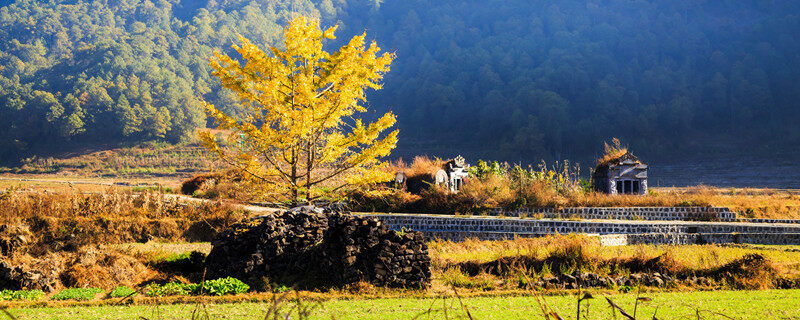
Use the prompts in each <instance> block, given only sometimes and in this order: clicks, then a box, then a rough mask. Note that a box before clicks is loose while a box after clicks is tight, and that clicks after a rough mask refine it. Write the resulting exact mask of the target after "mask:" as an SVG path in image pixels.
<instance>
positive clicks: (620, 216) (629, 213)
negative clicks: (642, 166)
mask: <svg viewBox="0 0 800 320" xmlns="http://www.w3.org/2000/svg"><path fill="white" fill-rule="evenodd" d="M489 214H490V215H496V216H499V215H502V216H507V217H528V218H539V219H586V220H596V219H607V220H658V221H676V220H678V221H680V220H682V221H735V220H736V213H735V212H732V211H730V209H728V208H722V207H608V208H598V207H573V208H521V209H516V210H511V211H508V210H503V209H495V210H493V211H491V212H489Z"/></svg>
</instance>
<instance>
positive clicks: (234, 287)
mask: <svg viewBox="0 0 800 320" xmlns="http://www.w3.org/2000/svg"><path fill="white" fill-rule="evenodd" d="M199 289H202V293H203V294H214V295H218V296H221V295H224V294H237V293H245V292H247V290H250V286H248V285H247V284H245V283H244V282H242V281H241V280H239V279H236V278H232V277H227V278H221V279H216V280H206V281H203V283H202V285H201V286H199V287H198V288H197V289H196V290H199ZM194 293H195V294H200V292H194Z"/></svg>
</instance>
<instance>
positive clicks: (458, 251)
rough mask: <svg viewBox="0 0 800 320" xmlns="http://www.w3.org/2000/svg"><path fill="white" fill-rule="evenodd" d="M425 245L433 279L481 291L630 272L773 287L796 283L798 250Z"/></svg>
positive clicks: (545, 240)
mask: <svg viewBox="0 0 800 320" xmlns="http://www.w3.org/2000/svg"><path fill="white" fill-rule="evenodd" d="M429 246H430V252H431V259H432V271H433V273H434V277H435V278H437V279H439V280H441V281H444V282H448V281H449V282H455V283H458V284H459V286H460V287H465V288H470V287H481V288H484V287H486V286H487V285H486V284H487V283H489V282H492V281H494V282H499V283H501V284H499V285H496V286H491V287H492V289H502V288H505V289H510V288H513V287H515V286H518V285H519V283H518V281H519V280H520V279H521V277H524V278H528V277H532V278H536V277H538V276H547V275H551V274H552V275H557V274H560V273H572V272H573V271H583V272H595V273H598V274H600V275H609V276H619V275H625V274H627V273H631V272H660V273H662V274H670V275H673V276H678V277H688V276H691V275H697V276H705V277H709V278H710V279H713V280H714V281H715V282H714V284H713V285H714V286H719V287H729V288H736V289H764V288H773V287H775V286H776V282H775V281H776V279H778V278H783V279H795V280H793V281H796V279H800V263H799V262H798V261H800V250H797V248H786V247H756V246H753V247H750V246H737V247H732V246H718V245H683V246H659V245H636V246H623V247H602V246H600V245H599V242H598V241H597V240H596V239H594V238H590V237H583V236H575V235H570V236H548V237H542V238H534V239H515V240H507V241H479V240H467V241H463V242H450V241H433V242H431V243H430V244H429ZM454 268H455V269H454ZM459 269H460V272H459ZM450 284H453V283H450ZM484 290H485V289H484Z"/></svg>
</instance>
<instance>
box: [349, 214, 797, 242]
mask: <svg viewBox="0 0 800 320" xmlns="http://www.w3.org/2000/svg"><path fill="white" fill-rule="evenodd" d="M364 215H365V216H369V217H374V218H377V219H379V220H381V221H382V222H383V223H384V224H385V225H387V226H388V227H389V228H392V229H395V230H403V229H405V230H415V231H420V232H422V233H423V234H425V236H426V237H429V238H441V239H449V240H456V241H458V240H463V239H465V238H477V239H485V240H494V239H509V238H514V237H538V236H542V235H547V234H569V233H583V234H598V235H615V234H616V235H619V234H626V235H651V234H652V235H653V236H643V238H642V239H645V238H646V237H651V239H653V241H654V242H655V243H662V242H659V241H663V243H670V242H669V241H677V242H682V243H696V242H697V241H695V240H691V239H696V238H691V237H693V236H692V234H721V235H720V236H719V238H718V239H720V240H719V241H717V240H714V241H707V242H718V243H724V242H725V241H724V240H725V239H728V240H730V241H734V240H736V239H740V240H736V241H749V242H743V243H760V241H763V242H769V243H772V242H778V241H783V242H785V244H800V238H797V237H784V235H787V234H800V224H782V223H771V224H770V223H739V222H693V221H625V220H619V221H602V220H600V221H565V220H541V219H523V218H502V217H461V216H444V215H420V214H417V215H415V214H364ZM659 234H661V235H669V237H670V238H665V239H666V240H656V239H657V238H658V236H655V235H659ZM724 234H728V235H727V236H726V235H724ZM734 234H749V235H753V236H748V237H743V238H742V237H740V238H735V237H734ZM683 235H686V236H685V237H687V239H688V240H682V239H680V237H684V236H683ZM706 237H709V236H706ZM669 239H672V240H669ZM710 239H717V238H710ZM777 239H785V240H777ZM641 241H645V240H641ZM637 243H641V242H637Z"/></svg>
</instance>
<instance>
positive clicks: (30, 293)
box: [0, 290, 44, 301]
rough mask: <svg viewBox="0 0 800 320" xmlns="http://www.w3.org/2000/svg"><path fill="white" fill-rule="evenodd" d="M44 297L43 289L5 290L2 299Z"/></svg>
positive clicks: (21, 299) (32, 299)
mask: <svg viewBox="0 0 800 320" xmlns="http://www.w3.org/2000/svg"><path fill="white" fill-rule="evenodd" d="M42 297H44V292H42V290H17V291H15V290H3V291H0V301H36V300H39V299H41V298H42Z"/></svg>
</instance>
